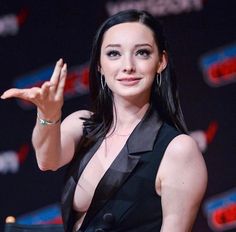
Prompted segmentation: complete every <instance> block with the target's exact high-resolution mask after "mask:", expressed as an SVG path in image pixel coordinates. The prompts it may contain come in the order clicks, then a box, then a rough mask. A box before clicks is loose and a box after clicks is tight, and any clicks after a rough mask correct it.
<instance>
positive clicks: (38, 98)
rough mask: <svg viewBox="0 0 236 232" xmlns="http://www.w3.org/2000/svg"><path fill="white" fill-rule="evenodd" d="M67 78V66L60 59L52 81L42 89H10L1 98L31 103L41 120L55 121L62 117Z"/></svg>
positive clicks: (46, 83)
mask: <svg viewBox="0 0 236 232" xmlns="http://www.w3.org/2000/svg"><path fill="white" fill-rule="evenodd" d="M66 76H67V65H66V63H63V60H62V59H60V60H58V61H57V63H56V66H55V68H54V71H53V74H52V76H51V79H50V81H46V82H44V83H43V84H42V86H41V87H33V88H27V89H17V88H12V89H8V90H7V91H5V92H4V93H3V94H2V96H1V98H2V99H6V98H12V97H16V98H20V99H23V100H26V101H30V102H32V103H33V104H35V105H36V106H37V108H38V114H39V115H40V117H41V118H44V119H47V120H52V121H55V120H57V119H58V118H59V117H60V115H61V108H62V105H63V102H64V98H63V93H64V86H65V82H66Z"/></svg>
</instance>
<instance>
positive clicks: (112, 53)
mask: <svg viewBox="0 0 236 232" xmlns="http://www.w3.org/2000/svg"><path fill="white" fill-rule="evenodd" d="M107 56H109V57H117V56H120V53H119V52H118V51H116V50H111V51H108V52H107Z"/></svg>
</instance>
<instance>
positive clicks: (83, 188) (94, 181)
mask: <svg viewBox="0 0 236 232" xmlns="http://www.w3.org/2000/svg"><path fill="white" fill-rule="evenodd" d="M126 140H127V138H125V137H122V138H116V139H115V138H114V137H111V138H109V137H108V138H105V139H104V140H103V142H102V143H101V145H100V146H99V148H98V150H97V151H96V152H95V154H94V155H93V156H92V158H91V159H90V161H89V162H88V164H87V165H86V167H85V168H84V170H83V172H82V174H81V176H80V178H79V180H78V183H77V185H76V189H75V194H74V201H73V208H74V209H75V210H76V211H78V212H86V211H87V210H88V208H89V206H90V204H91V201H92V198H93V195H94V193H95V190H96V188H97V185H98V184H99V182H100V181H101V179H102V178H103V176H104V174H105V173H106V172H107V170H108V169H109V167H110V166H111V164H112V163H113V162H114V160H115V159H116V157H117V156H118V154H119V153H120V151H121V150H122V148H123V147H124V146H125V143H126Z"/></svg>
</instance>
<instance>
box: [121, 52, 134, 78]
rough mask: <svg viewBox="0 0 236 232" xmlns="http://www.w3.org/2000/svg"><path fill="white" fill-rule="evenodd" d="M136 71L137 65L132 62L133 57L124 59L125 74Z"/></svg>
mask: <svg viewBox="0 0 236 232" xmlns="http://www.w3.org/2000/svg"><path fill="white" fill-rule="evenodd" d="M134 71H135V64H134V61H133V60H132V57H130V56H127V57H125V58H124V64H123V72H124V73H128V74H130V73H133V72H134Z"/></svg>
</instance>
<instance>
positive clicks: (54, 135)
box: [32, 110, 90, 170]
mask: <svg viewBox="0 0 236 232" xmlns="http://www.w3.org/2000/svg"><path fill="white" fill-rule="evenodd" d="M89 116H90V112H88V111H85V110H84V111H77V112H74V113H72V114H71V115H69V116H68V117H67V118H66V119H65V120H64V121H63V122H62V123H61V125H60V124H55V125H49V126H42V125H40V124H39V122H36V125H35V128H34V130H33V135H32V142H33V146H34V148H35V153H36V158H37V162H38V166H39V168H40V169H41V170H57V169H58V168H60V167H62V166H64V165H65V164H67V163H68V162H70V161H71V159H72V157H73V155H74V152H75V148H76V144H78V142H79V140H80V138H81V136H82V133H83V121H82V120H81V119H80V117H89Z"/></svg>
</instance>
